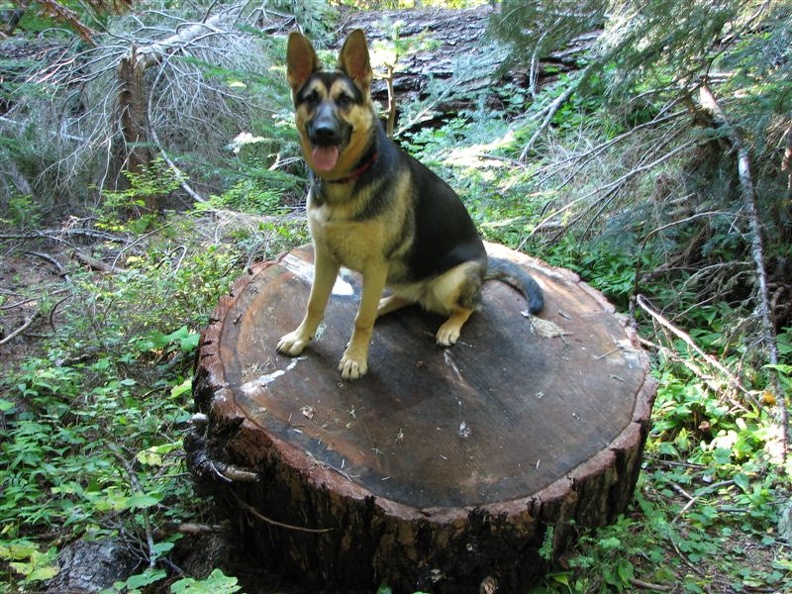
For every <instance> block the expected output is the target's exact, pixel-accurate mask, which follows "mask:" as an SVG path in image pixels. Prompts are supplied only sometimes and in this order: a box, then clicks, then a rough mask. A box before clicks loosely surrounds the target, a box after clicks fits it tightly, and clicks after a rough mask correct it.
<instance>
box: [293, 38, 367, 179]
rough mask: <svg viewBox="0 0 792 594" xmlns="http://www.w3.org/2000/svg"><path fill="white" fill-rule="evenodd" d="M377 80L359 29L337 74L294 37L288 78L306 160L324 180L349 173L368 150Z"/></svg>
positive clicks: (308, 45)
mask: <svg viewBox="0 0 792 594" xmlns="http://www.w3.org/2000/svg"><path fill="white" fill-rule="evenodd" d="M372 78H373V73H372V70H371V64H370V61H369V53H368V47H367V45H366V37H365V35H364V34H363V31H361V30H360V29H357V30H355V31H353V32H352V33H351V34H350V35H349V37H347V40H346V41H345V42H344V45H343V47H342V48H341V52H340V54H339V56H338V68H337V69H336V70H333V71H329V70H323V69H322V65H321V63H320V62H319V58H318V57H317V56H316V52H315V51H314V49H313V47H312V46H311V43H310V42H309V41H308V40H307V39H306V38H305V37H304V36H303V35H301V34H300V33H296V32H295V33H292V34H291V35H289V42H288V46H287V49H286V79H287V81H288V83H289V86H290V87H291V89H292V98H293V99H294V108H295V122H296V124H297V129H298V130H299V132H300V144H301V145H302V149H303V154H304V156H305V159H306V161H307V162H308V165H309V166H310V167H311V169H313V170H314V171H315V172H316V173H317V174H318V175H320V176H321V177H327V178H328V179H331V178H334V177H338V176H343V175H345V174H346V173H348V172H349V171H350V170H351V169H352V168H353V167H354V166H355V165H356V164H357V163H358V161H359V160H360V158H361V156H362V154H363V152H364V151H365V149H366V147H367V146H368V144H369V142H370V138H371V135H372V132H373V128H374V123H375V119H376V115H375V112H374V109H373V106H372V103H371V81H372Z"/></svg>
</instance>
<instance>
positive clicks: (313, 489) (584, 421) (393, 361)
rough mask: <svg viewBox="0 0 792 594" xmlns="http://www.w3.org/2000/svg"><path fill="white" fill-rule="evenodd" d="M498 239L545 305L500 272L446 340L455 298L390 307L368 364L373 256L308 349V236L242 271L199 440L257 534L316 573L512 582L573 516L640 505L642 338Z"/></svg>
mask: <svg viewBox="0 0 792 594" xmlns="http://www.w3.org/2000/svg"><path fill="white" fill-rule="evenodd" d="M487 249H488V251H489V252H490V253H491V254H493V255H497V256H499V257H506V258H509V259H511V260H513V261H515V262H517V263H519V264H520V265H521V266H523V267H524V268H525V269H526V270H528V271H529V272H531V274H532V275H534V277H535V278H536V279H537V281H538V282H539V283H540V284H541V286H542V287H543V289H544V292H545V309H544V310H543V312H542V313H541V314H540V315H539V316H538V317H531V316H528V315H527V314H526V313H525V312H524V310H525V308H526V304H525V301H524V299H523V297H522V296H521V295H520V294H519V293H518V292H516V291H515V290H514V289H513V288H511V287H509V286H508V285H506V284H503V283H500V282H497V281H492V282H488V283H486V284H485V287H484V291H483V293H484V300H483V307H482V309H481V311H479V312H477V313H476V314H474V315H473V316H472V317H471V319H470V320H469V322H468V323H467V324H466V325H465V327H464V328H463V331H462V337H461V339H460V342H459V343H458V344H457V345H456V346H454V347H453V348H448V349H444V348H438V347H437V346H436V345H435V342H434V334H435V332H436V330H437V328H438V327H439V325H440V324H441V323H442V319H441V318H439V317H436V316H433V315H431V314H427V313H425V312H423V311H421V310H420V309H418V308H407V309H404V310H400V311H398V312H394V313H392V314H389V315H387V316H385V317H383V318H381V319H380V320H378V321H377V324H376V327H375V330H374V336H373V341H372V344H371V351H370V354H369V372H368V374H367V375H366V376H364V377H363V378H362V379H360V380H357V381H354V382H347V381H342V380H341V378H340V375H339V373H338V370H337V365H338V361H339V359H340V357H341V354H342V352H343V350H344V347H345V344H346V341H347V340H348V339H349V336H350V333H351V329H352V325H353V319H354V316H355V312H356V309H357V303H358V296H359V292H360V280H359V277H358V275H356V274H355V273H352V272H348V271H342V274H341V275H340V276H339V278H338V281H337V282H336V285H335V288H334V291H333V296H332V298H331V300H330V304H329V306H328V308H327V311H326V313H325V318H324V323H323V325H322V326H321V327H320V332H319V333H318V335H317V337H316V339H315V340H314V342H312V343H311V345H310V346H309V347H308V348H307V349H306V350H305V351H304V353H303V354H302V355H301V356H299V357H297V358H288V357H284V356H282V355H280V354H278V353H276V351H275V344H276V343H277V341H278V338H279V337H280V336H281V335H283V334H285V333H286V332H288V331H290V330H292V329H294V328H295V327H296V326H297V325H298V324H299V322H300V320H301V317H302V315H303V312H304V308H305V304H306V301H307V298H308V292H309V289H310V282H311V278H312V252H311V250H310V248H300V249H297V250H295V251H293V252H291V253H289V254H286V255H284V256H283V257H281V258H280V259H279V260H278V261H276V262H269V263H265V264H261V265H257V266H256V267H254V268H253V269H252V270H251V271H250V273H249V274H247V275H245V276H244V277H243V278H241V279H240V280H239V281H237V283H236V285H235V287H234V290H233V292H232V295H231V296H230V297H228V298H226V299H224V300H223V301H222V302H221V303H220V304H219V306H218V308H217V310H216V312H215V315H214V322H213V323H212V324H211V325H210V326H209V328H207V329H206V330H205V332H204V334H203V336H202V344H201V348H200V356H199V360H198V363H197V369H196V377H195V383H194V394H195V399H196V403H197V405H198V408H199V410H200V411H202V412H203V413H204V414H205V415H206V416H205V417H201V418H203V419H204V422H202V423H200V424H199V425H198V426H196V428H195V429H194V431H192V433H191V434H190V436H189V437H188V439H187V449H188V452H189V453H190V461H191V469H192V471H193V473H194V475H195V476H196V477H197V478H198V479H199V480H200V481H201V482H202V483H203V484H207V483H209V484H210V486H211V487H212V489H213V491H214V493H215V494H216V495H218V496H219V498H220V500H221V501H223V502H225V507H226V512H227V513H229V514H230V516H231V517H232V518H233V519H235V522H234V524H235V525H236V526H237V529H238V536H239V538H240V542H242V543H244V544H245V546H246V549H247V551H248V552H249V553H251V554H253V555H254V556H255V557H257V558H259V559H260V560H261V561H262V562H263V563H266V564H267V565H274V566H276V567H278V568H280V569H281V570H282V571H283V572H284V573H286V574H288V575H290V576H292V577H296V578H297V579H298V580H299V581H300V582H302V583H303V584H305V585H306V586H307V587H309V588H311V589H317V588H319V589H327V588H329V589H347V590H348V589H359V590H369V591H371V590H372V589H375V588H376V587H377V585H378V584H380V583H384V582H385V583H388V584H389V585H390V586H391V587H392V588H393V590H394V591H395V592H413V591H415V590H418V589H424V590H431V591H436V592H475V591H476V590H477V589H478V588H479V587H480V586H481V584H482V582H483V581H484V580H494V582H496V583H497V584H498V585H499V592H508V591H511V590H512V589H515V588H519V587H522V586H525V585H527V584H529V583H530V582H531V581H533V580H534V579H535V578H536V577H538V576H539V575H541V573H542V571H544V567H545V561H546V560H547V558H548V557H549V556H550V555H552V554H555V553H558V552H559V551H560V550H562V548H563V547H564V546H565V544H566V543H567V542H568V539H569V537H570V536H571V535H572V534H573V529H572V527H573V525H574V526H575V528H574V530H577V529H578V528H580V527H586V526H597V525H601V524H604V523H607V522H609V521H612V520H613V519H614V518H615V516H616V515H617V514H618V513H620V512H622V511H624V509H625V508H626V506H627V504H628V503H629V501H630V500H631V498H632V494H633V489H634V486H635V482H636V480H637V475H638V471H639V465H640V459H641V452H642V448H643V444H644V442H645V438H646V432H647V428H648V423H649V414H650V409H651V404H652V401H653V398H654V394H655V384H654V382H653V381H652V380H651V379H650V377H649V375H648V369H649V364H648V360H647V358H646V356H645V355H644V353H643V352H642V351H641V350H640V349H639V348H638V347H637V346H636V342H635V339H634V335H633V333H632V331H631V330H630V329H629V328H627V327H626V325H625V323H624V321H623V320H622V319H621V318H620V317H619V316H618V315H616V314H615V313H614V310H613V308H612V307H611V306H610V305H609V304H608V303H607V302H606V301H605V299H604V298H603V297H602V296H601V295H600V294H599V293H597V292H596V291H594V290H593V289H591V288H590V287H588V286H587V285H585V284H584V283H582V282H581V281H580V280H579V279H578V278H577V277H576V276H575V275H574V274H572V273H570V272H568V271H565V270H561V269H556V268H551V267H549V266H547V265H546V264H543V263H541V262H539V261H537V260H535V259H532V258H529V257H527V256H524V255H522V254H519V253H516V252H513V251H511V250H507V249H506V248H503V247H500V246H495V245H488V246H487ZM238 473H241V474H238ZM247 479H255V480H247ZM540 549H542V550H543V554H542V555H540V553H539V550H540Z"/></svg>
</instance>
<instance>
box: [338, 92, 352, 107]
mask: <svg viewBox="0 0 792 594" xmlns="http://www.w3.org/2000/svg"><path fill="white" fill-rule="evenodd" d="M336 105H338V107H349V106H350V105H352V97H350V96H349V95H347V94H346V93H341V94H340V95H339V96H338V97H336Z"/></svg>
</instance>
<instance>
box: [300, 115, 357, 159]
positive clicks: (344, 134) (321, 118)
mask: <svg viewBox="0 0 792 594" xmlns="http://www.w3.org/2000/svg"><path fill="white" fill-rule="evenodd" d="M306 132H307V133H308V140H310V141H311V148H312V150H311V159H312V160H313V164H314V167H315V168H316V169H318V170H319V171H330V170H332V169H333V168H334V167H335V165H336V162H337V161H338V155H339V154H340V153H341V151H342V150H344V148H345V147H346V145H347V144H348V143H349V137H350V136H351V134H352V126H351V125H350V124H347V123H346V122H343V121H341V120H339V119H338V117H336V114H335V109H334V108H333V107H332V106H331V105H327V104H322V105H320V106H319V108H318V109H317V110H316V114H315V115H314V117H313V118H311V121H310V122H308V126H307V127H306Z"/></svg>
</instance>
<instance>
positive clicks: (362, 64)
mask: <svg viewBox="0 0 792 594" xmlns="http://www.w3.org/2000/svg"><path fill="white" fill-rule="evenodd" d="M338 67H339V68H340V69H341V70H343V71H344V74H346V75H347V76H348V77H349V78H351V79H352V80H354V81H355V84H356V85H357V86H358V87H359V88H360V90H361V91H363V93H368V92H369V88H370V87H371V80H372V79H373V78H374V74H373V72H372V71H371V63H370V62H369V52H368V46H367V45H366V36H365V34H364V33H363V31H362V30H361V29H355V30H354V31H352V33H350V34H349V37H347V40H346V41H345V42H344V47H342V48H341V53H340V54H339V55H338Z"/></svg>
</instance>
